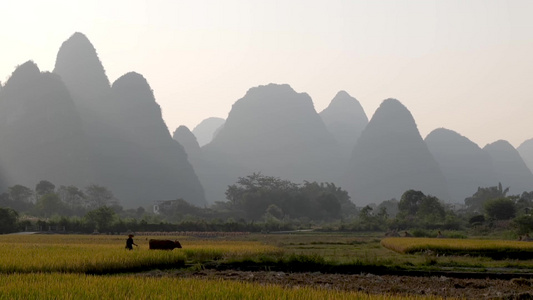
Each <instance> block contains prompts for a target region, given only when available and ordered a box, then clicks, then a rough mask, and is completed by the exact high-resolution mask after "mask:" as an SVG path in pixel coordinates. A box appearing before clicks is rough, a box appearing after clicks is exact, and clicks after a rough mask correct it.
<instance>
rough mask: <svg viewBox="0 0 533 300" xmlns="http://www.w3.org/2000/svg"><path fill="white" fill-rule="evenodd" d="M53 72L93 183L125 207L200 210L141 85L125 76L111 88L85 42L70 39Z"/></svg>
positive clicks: (189, 175)
mask: <svg viewBox="0 0 533 300" xmlns="http://www.w3.org/2000/svg"><path fill="white" fill-rule="evenodd" d="M54 72H55V73H57V74H59V75H61V76H62V77H63V78H65V84H66V86H67V88H68V89H69V91H70V92H71V94H72V95H73V99H74V102H75V103H76V106H77V107H78V108H79V110H80V112H81V116H82V119H83V127H84V130H85V131H86V132H87V135H88V137H89V139H90V140H89V141H90V145H91V147H90V148H89V151H90V153H91V157H90V161H91V164H92V165H93V167H94V169H95V171H96V172H97V175H98V176H97V178H96V182H95V183H97V184H100V185H103V186H106V187H108V188H109V189H111V190H112V191H113V192H114V194H115V196H116V197H117V198H118V199H119V200H120V201H121V204H122V205H124V206H127V207H131V206H139V205H143V206H146V205H151V204H153V201H155V200H168V199H176V198H183V199H185V200H186V201H188V202H190V203H193V204H196V205H204V204H205V196H204V192H203V189H202V186H201V184H200V182H199V180H198V178H197V177H196V174H195V172H194V170H193V168H192V166H191V165H190V163H189V162H188V161H187V155H186V153H185V151H184V150H183V147H181V145H179V143H177V142H176V141H174V140H173V139H172V137H171V136H170V133H169V131H168V128H167V127H166V124H165V123H164V121H163V119H162V116H161V109H160V107H159V105H158V104H157V103H156V102H155V99H154V96H153V93H152V91H151V89H150V86H149V85H148V83H147V82H146V80H145V79H144V78H143V77H142V76H141V75H139V74H136V73H128V74H126V75H124V76H122V77H121V78H119V79H117V81H115V83H114V84H113V87H112V88H111V87H110V86H109V81H108V79H107V76H106V75H105V71H104V68H103V66H102V63H101V62H100V60H99V59H98V56H97V54H96V51H95V49H94V47H93V45H92V44H91V43H90V42H89V40H88V39H87V38H86V37H85V36H84V35H83V34H81V33H75V34H74V35H73V36H71V37H70V38H69V39H68V40H67V41H65V42H64V43H63V45H62V46H61V49H60V50H59V52H58V55H57V61H56V66H55V69H54Z"/></svg>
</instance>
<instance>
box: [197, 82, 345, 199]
mask: <svg viewBox="0 0 533 300" xmlns="http://www.w3.org/2000/svg"><path fill="white" fill-rule="evenodd" d="M202 150H203V155H204V157H205V159H206V161H208V162H211V165H210V166H209V167H205V168H203V171H199V173H201V174H204V176H202V175H200V177H203V181H202V182H203V184H204V186H206V189H210V188H209V187H212V188H211V190H210V191H208V193H210V194H209V195H210V197H211V199H217V200H219V199H220V196H221V195H222V196H223V195H224V191H225V188H226V187H227V185H228V184H232V183H234V182H235V181H236V180H237V178H238V177H242V176H246V175H249V174H251V173H252V172H262V173H263V174H265V175H269V176H277V177H282V178H285V179H289V180H296V181H302V180H304V179H305V180H322V181H325V180H328V181H332V180H333V177H334V173H335V169H336V168H338V167H339V166H338V164H339V162H338V157H339V155H338V153H339V150H338V144H337V142H336V141H335V139H334V138H333V136H332V134H331V133H330V132H329V131H328V130H327V128H326V126H325V125H324V122H323V121H322V119H321V118H320V116H319V115H318V114H317V112H316V111H315V109H314V106H313V103H312V100H311V98H310V97H309V95H307V94H305V93H297V92H295V91H294V90H293V89H292V88H291V87H290V86H289V85H287V84H282V85H279V84H269V85H265V86H258V87H254V88H251V89H250V90H248V92H247V93H246V95H245V96H244V97H243V98H241V99H239V100H238V101H237V102H235V104H233V106H232V109H231V111H230V113H229V115H228V118H227V119H226V122H225V124H224V127H223V128H222V129H221V130H220V132H219V133H218V134H217V135H216V136H215V137H214V139H213V140H212V141H211V143H209V144H207V145H205V146H204V147H202ZM209 195H208V198H209ZM220 200H222V199H220Z"/></svg>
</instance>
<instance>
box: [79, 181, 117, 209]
mask: <svg viewBox="0 0 533 300" xmlns="http://www.w3.org/2000/svg"><path fill="white" fill-rule="evenodd" d="M85 196H86V197H85V203H86V204H85V206H86V207H87V208H89V209H95V208H99V207H102V206H111V205H115V204H117V202H118V201H117V199H116V198H115V196H114V195H113V193H112V192H111V191H110V190H109V189H107V188H106V187H104V186H100V185H97V184H91V185H89V186H88V187H87V188H86V189H85Z"/></svg>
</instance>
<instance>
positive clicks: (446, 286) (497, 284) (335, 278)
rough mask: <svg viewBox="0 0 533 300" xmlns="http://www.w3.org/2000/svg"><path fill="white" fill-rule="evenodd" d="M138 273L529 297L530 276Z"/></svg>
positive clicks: (417, 292)
mask: <svg viewBox="0 0 533 300" xmlns="http://www.w3.org/2000/svg"><path fill="white" fill-rule="evenodd" d="M139 275H140V276H156V277H157V276H178V277H194V278H202V279H226V280H238V281H245V282H255V283H260V284H276V285H281V286H289V287H296V286H308V285H310V286H313V287H317V288H323V289H334V290H346V291H361V292H366V293H370V294H385V293H387V294H402V295H438V296H442V297H453V298H455V297H457V298H465V299H533V280H532V279H512V280H499V279H457V278H449V277H410V276H391V275H383V276H377V275H372V274H362V275H342V274H321V273H284V272H266V271H261V272H250V271H236V270H226V271H216V270H202V271H196V272H192V271H159V270H156V271H151V272H146V273H142V274H139Z"/></svg>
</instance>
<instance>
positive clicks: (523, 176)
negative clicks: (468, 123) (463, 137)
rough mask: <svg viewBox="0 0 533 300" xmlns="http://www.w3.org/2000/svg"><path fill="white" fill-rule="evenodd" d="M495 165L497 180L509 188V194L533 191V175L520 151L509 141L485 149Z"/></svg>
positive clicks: (497, 142)
mask: <svg viewBox="0 0 533 300" xmlns="http://www.w3.org/2000/svg"><path fill="white" fill-rule="evenodd" d="M483 150H484V151H486V152H487V153H488V154H489V155H490V157H491V158H492V162H493V164H494V170H495V174H496V178H497V179H498V181H499V182H501V183H502V185H504V186H506V187H509V194H521V193H522V192H524V191H533V174H532V173H531V170H529V168H528V167H527V165H526V163H525V162H524V160H523V159H522V157H521V156H520V154H519V153H518V151H517V150H516V149H515V148H514V147H513V146H512V145H511V144H510V143H509V142H507V141H505V140H499V141H496V142H494V143H491V144H487V145H486V146H485V147H484V148H483Z"/></svg>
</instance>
